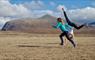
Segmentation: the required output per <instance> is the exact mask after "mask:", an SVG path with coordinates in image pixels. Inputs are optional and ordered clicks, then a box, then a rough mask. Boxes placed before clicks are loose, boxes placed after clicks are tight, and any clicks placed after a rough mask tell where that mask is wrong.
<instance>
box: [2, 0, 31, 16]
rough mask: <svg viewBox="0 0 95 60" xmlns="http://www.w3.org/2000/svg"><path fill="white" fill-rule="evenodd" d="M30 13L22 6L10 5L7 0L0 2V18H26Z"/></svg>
mask: <svg viewBox="0 0 95 60" xmlns="http://www.w3.org/2000/svg"><path fill="white" fill-rule="evenodd" d="M29 15H30V11H29V10H28V9H27V8H26V7H24V5H22V4H19V5H17V4H11V3H10V2H9V1H8V0H2V1H0V16H15V17H26V16H29Z"/></svg>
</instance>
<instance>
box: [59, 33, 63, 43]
mask: <svg viewBox="0 0 95 60" xmlns="http://www.w3.org/2000/svg"><path fill="white" fill-rule="evenodd" d="M63 36H64V33H61V35H60V36H59V37H60V40H61V44H60V45H63V43H64V41H63V38H62V37H63Z"/></svg>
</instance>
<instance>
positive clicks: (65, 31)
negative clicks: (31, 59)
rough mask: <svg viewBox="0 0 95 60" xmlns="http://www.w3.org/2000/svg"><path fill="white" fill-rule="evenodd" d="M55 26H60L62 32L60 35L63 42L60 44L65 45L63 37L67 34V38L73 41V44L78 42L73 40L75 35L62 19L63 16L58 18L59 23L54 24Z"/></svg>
mask: <svg viewBox="0 0 95 60" xmlns="http://www.w3.org/2000/svg"><path fill="white" fill-rule="evenodd" d="M53 27H54V28H59V29H60V30H61V31H62V33H61V34H60V35H59V37H60V40H61V43H60V45H64V40H63V38H62V37H64V36H66V38H67V39H68V40H69V41H70V42H71V43H72V45H73V46H74V47H75V46H76V44H75V42H74V41H73V37H72V35H71V34H70V33H69V31H68V30H67V29H66V27H65V23H64V22H62V19H61V18H57V25H55V26H54V25H53Z"/></svg>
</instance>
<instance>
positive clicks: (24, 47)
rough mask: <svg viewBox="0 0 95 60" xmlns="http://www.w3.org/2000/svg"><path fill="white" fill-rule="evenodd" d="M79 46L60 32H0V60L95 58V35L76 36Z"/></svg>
mask: <svg viewBox="0 0 95 60" xmlns="http://www.w3.org/2000/svg"><path fill="white" fill-rule="evenodd" d="M75 41H76V43H77V47H76V48H73V47H72V45H71V44H70V43H69V42H68V41H66V44H65V46H60V45H59V43H60V40H59V37H58V34H55V35H54V34H32V33H31V34H29V33H19V32H0V60H95V37H91V36H90V37H84V36H83V35H82V36H80V37H78V36H77V37H75Z"/></svg>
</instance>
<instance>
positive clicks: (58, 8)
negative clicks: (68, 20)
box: [57, 5, 67, 11]
mask: <svg viewBox="0 0 95 60" xmlns="http://www.w3.org/2000/svg"><path fill="white" fill-rule="evenodd" d="M62 8H64V9H65V10H67V8H66V7H65V6H64V5H58V6H57V10H58V11H62Z"/></svg>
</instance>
